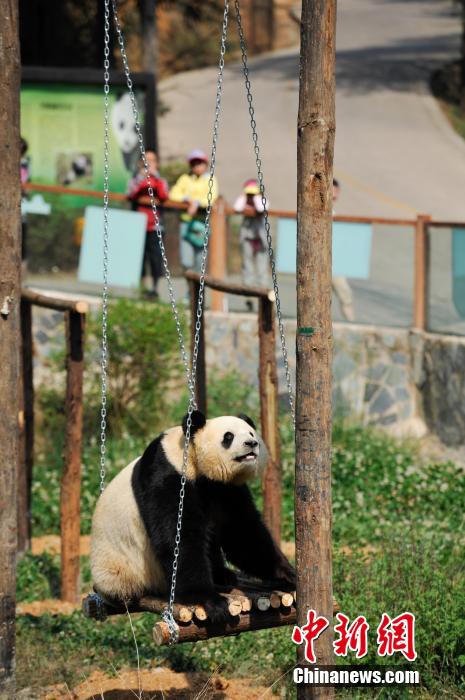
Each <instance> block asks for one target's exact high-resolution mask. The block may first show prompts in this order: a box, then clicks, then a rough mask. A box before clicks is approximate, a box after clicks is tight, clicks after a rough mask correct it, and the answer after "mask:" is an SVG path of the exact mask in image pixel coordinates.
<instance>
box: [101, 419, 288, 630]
mask: <svg viewBox="0 0 465 700" xmlns="http://www.w3.org/2000/svg"><path fill="white" fill-rule="evenodd" d="M186 429H187V416H185V417H184V421H183V425H182V426H177V427H174V428H170V429H169V430H167V431H166V432H164V433H162V434H161V435H159V436H158V437H157V438H156V439H155V440H154V441H153V442H152V443H151V444H150V445H149V446H148V447H147V449H146V450H145V452H144V454H143V455H142V457H140V458H138V459H136V460H134V461H133V462H131V463H130V464H129V465H128V466H127V467H125V468H124V469H123V470H122V471H121V472H120V473H119V474H118V475H117V476H116V477H115V478H114V479H113V480H112V481H111V482H110V483H109V485H108V486H107V488H106V489H105V490H104V492H103V493H102V495H101V496H100V498H99V500H98V502H97V506H96V509H95V513H94V517H93V522H92V535H91V552H90V559H91V569H92V577H93V582H94V587H95V590H96V591H97V592H99V593H100V594H101V595H102V596H103V597H104V598H105V599H106V600H107V601H113V600H114V601H116V600H126V601H128V600H131V599H137V598H139V597H141V596H142V595H144V594H150V593H151V594H158V595H163V596H166V595H167V593H168V591H169V589H170V583H171V574H172V566H173V550H174V540H175V534H176V523H177V519H178V504H179V489H180V481H181V473H182V462H183V449H184V441H185V433H186ZM266 460H267V454H266V448H265V446H264V443H263V441H262V440H261V439H260V437H259V436H258V435H257V432H256V429H255V425H254V423H253V421H252V420H251V419H250V418H249V417H248V416H245V415H240V416H238V417H235V416H221V417H219V418H212V419H210V420H206V418H205V416H204V415H203V414H202V413H201V412H199V411H194V412H193V413H192V427H191V437H190V444H189V450H188V458H187V470H186V476H187V481H186V488H185V499H184V510H183V518H182V532H181V544H180V554H179V560H178V572H177V581H176V601H177V602H181V603H200V604H203V605H204V606H205V608H206V611H207V613H208V616H209V618H210V619H211V620H212V621H216V622H219V621H222V620H225V619H226V617H227V615H228V611H227V604H226V601H225V599H224V598H223V597H222V596H220V595H219V593H218V592H217V591H216V590H215V585H222V586H234V585H235V583H237V581H236V575H235V573H234V572H233V571H232V570H231V569H228V568H227V566H226V565H225V559H224V557H226V559H227V560H228V561H229V562H230V563H231V564H233V565H234V566H236V567H237V568H238V569H240V570H241V571H243V572H244V573H246V574H249V575H252V576H255V577H258V578H260V579H263V580H267V581H274V582H275V585H276V586H279V587H280V588H284V589H286V590H292V589H293V588H294V587H295V573H294V570H293V568H292V566H291V565H290V563H289V562H288V560H287V559H286V557H285V556H284V554H282V552H281V551H280V550H279V548H278V547H277V546H276V544H275V542H274V541H273V538H272V536H271V534H270V533H269V531H268V529H267V528H266V526H265V525H264V523H263V521H262V519H261V516H260V514H259V513H258V511H257V509H256V507H255V505H254V502H253V499H252V496H251V493H250V491H249V488H248V486H247V484H246V481H247V480H249V479H250V478H252V477H254V476H257V475H258V474H259V473H260V470H261V468H262V467H263V466H264V465H265V463H266Z"/></svg>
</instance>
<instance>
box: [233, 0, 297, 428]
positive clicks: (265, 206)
mask: <svg viewBox="0 0 465 700" xmlns="http://www.w3.org/2000/svg"><path fill="white" fill-rule="evenodd" d="M234 8H235V12H236V23H237V30H238V33H239V43H240V47H241V56H242V69H243V74H244V84H245V90H246V95H247V102H248V105H249V115H250V127H251V130H252V141H253V149H254V153H255V164H256V166H257V178H258V184H259V187H260V196H261V200H262V206H263V219H264V223H265V231H266V238H267V241H268V256H269V258H270V268H271V277H272V280H273V290H274V295H275V302H276V315H277V317H278V328H279V336H280V341H281V352H282V355H283V361H284V369H285V373H286V385H287V394H288V402H289V408H290V411H291V416H292V423H293V426H294V430H295V405H294V395H293V391H292V382H291V373H290V370H289V357H288V353H287V345H286V335H285V332H284V324H283V318H282V311H281V299H280V296H279V287H278V278H277V274H276V265H275V257H274V251H273V238H272V235H271V226H270V220H269V215H268V203H267V200H266V194H265V183H264V179H263V171H262V160H261V157H260V147H259V144H258V134H257V122H256V119H255V109H254V105H253V97H252V86H251V83H250V77H249V66H248V60H247V44H246V40H245V36H244V28H243V26H242V16H241V9H240V0H234Z"/></svg>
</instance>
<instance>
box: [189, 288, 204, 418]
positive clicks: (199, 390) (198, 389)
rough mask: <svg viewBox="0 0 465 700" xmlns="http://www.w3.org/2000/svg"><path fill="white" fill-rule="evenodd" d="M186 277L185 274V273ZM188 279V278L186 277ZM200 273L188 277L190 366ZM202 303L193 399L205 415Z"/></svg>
mask: <svg viewBox="0 0 465 700" xmlns="http://www.w3.org/2000/svg"><path fill="white" fill-rule="evenodd" d="M186 277H187V275H186ZM188 279H189V278H188ZM199 280H200V275H198V279H195V278H194V279H189V288H190V300H191V368H192V357H193V354H194V343H195V326H196V323H197V305H198V300H199V290H200V284H199ZM204 308H205V307H204V305H203V306H202V316H201V323H200V331H199V346H198V352H197V366H196V381H195V400H196V402H197V408H198V410H199V411H202V413H203V414H204V415H205V416H206V415H207V365H206V362H205V314H204Z"/></svg>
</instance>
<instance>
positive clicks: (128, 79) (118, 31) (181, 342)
mask: <svg viewBox="0 0 465 700" xmlns="http://www.w3.org/2000/svg"><path fill="white" fill-rule="evenodd" d="M108 1H109V0H105V2H108ZM111 5H112V10H113V18H114V23H115V29H116V36H117V40H118V44H119V49H120V53H121V59H122V61H123V70H124V74H125V77H126V85H127V88H128V92H129V97H130V100H131V109H132V114H133V117H134V124H135V129H136V134H137V140H138V142H139V151H140V156H141V160H142V162H143V165H144V175H145V179H146V181H147V192H148V195H149V198H150V205H151V207H152V212H153V217H154V221H155V233H156V235H157V238H158V245H159V246H160V252H161V257H162V262H163V270H164V275H165V278H166V282H167V285H168V295H169V300H170V304H171V309H172V312H173V316H174V322H175V325H176V332H177V335H178V343H179V348H180V351H181V358H182V363H183V365H184V371H185V374H186V379H187V384H188V386H189V382H190V380H191V379H190V375H191V372H190V369H189V360H188V357H187V352H186V348H185V345H184V337H183V333H182V328H181V321H180V319H179V313H178V309H177V305H176V298H175V295H174V290H173V284H172V280H171V273H170V269H169V266H168V258H167V256H166V250H165V244H164V241H163V231H162V227H161V223H160V215H159V213H158V208H157V205H156V202H155V194H154V191H153V187H152V185H151V182H150V172H149V166H148V163H147V157H146V154H145V146H144V138H143V135H142V128H141V123H140V116H139V108H138V106H137V101H136V96H135V94H134V88H133V82H132V78H131V71H130V69H129V61H128V57H127V53H126V48H125V44H124V37H123V32H122V29H121V25H120V21H119V17H118V9H117V5H116V0H111Z"/></svg>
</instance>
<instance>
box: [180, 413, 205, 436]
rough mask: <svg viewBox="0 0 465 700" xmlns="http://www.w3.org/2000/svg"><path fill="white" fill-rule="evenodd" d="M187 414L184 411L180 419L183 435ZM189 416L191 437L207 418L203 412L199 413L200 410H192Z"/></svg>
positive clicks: (185, 430)
mask: <svg viewBox="0 0 465 700" xmlns="http://www.w3.org/2000/svg"><path fill="white" fill-rule="evenodd" d="M187 416H188V414H187V413H186V415H185V416H184V418H183V419H182V431H183V433H184V435H185V434H186V432H187ZM191 418H192V425H191V437H193V436H194V435H195V433H196V432H197V430H200V428H203V426H204V425H205V423H206V422H207V419H206V418H205V416H204V415H203V413H201V412H200V411H192V415H191Z"/></svg>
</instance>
